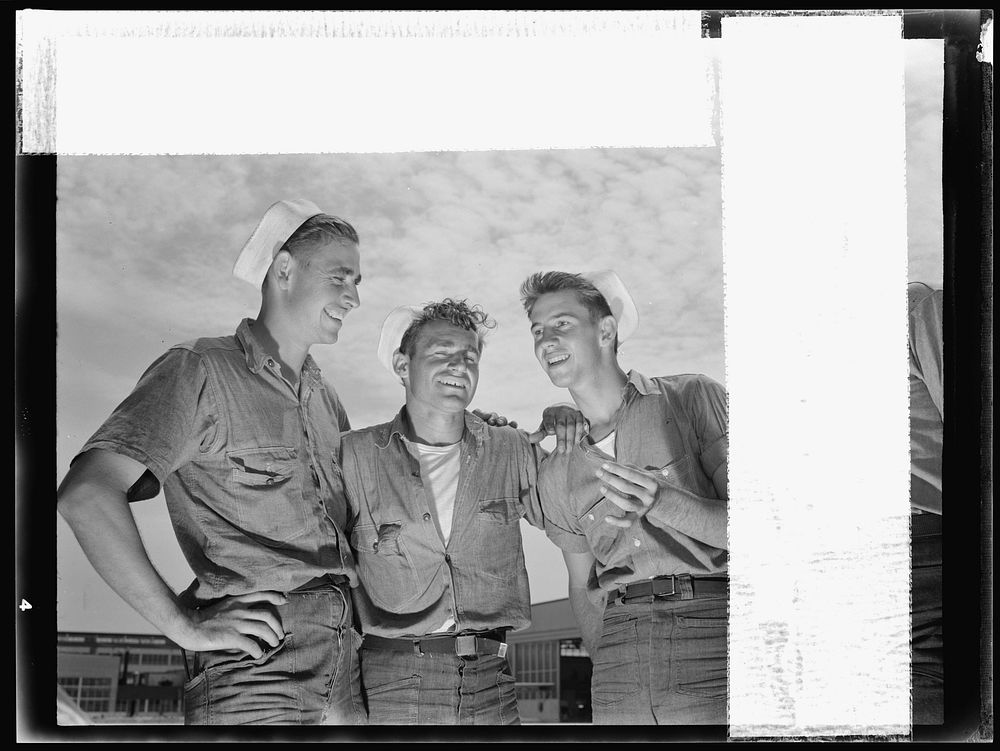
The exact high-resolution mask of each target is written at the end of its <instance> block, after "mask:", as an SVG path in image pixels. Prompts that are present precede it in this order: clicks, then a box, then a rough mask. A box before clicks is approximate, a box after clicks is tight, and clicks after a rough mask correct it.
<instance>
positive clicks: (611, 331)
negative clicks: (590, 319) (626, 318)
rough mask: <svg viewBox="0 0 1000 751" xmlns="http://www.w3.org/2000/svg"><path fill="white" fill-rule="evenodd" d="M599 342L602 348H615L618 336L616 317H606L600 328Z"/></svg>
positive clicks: (602, 320)
mask: <svg viewBox="0 0 1000 751" xmlns="http://www.w3.org/2000/svg"><path fill="white" fill-rule="evenodd" d="M598 331H599V332H600V334H599V342H600V344H601V346H602V347H604V346H608V347H614V346H615V338H616V337H617V336H618V321H616V320H615V317H614V316H604V317H603V318H602V319H601V323H600V324H599V326H598Z"/></svg>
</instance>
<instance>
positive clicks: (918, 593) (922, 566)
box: [910, 514, 944, 725]
mask: <svg viewBox="0 0 1000 751" xmlns="http://www.w3.org/2000/svg"><path fill="white" fill-rule="evenodd" d="M910 556H911V558H910V561H911V566H912V579H911V582H912V585H911V605H910V621H911V629H912V633H911V644H912V650H913V652H912V683H913V724H914V725H940V724H941V723H942V722H944V636H943V633H942V620H941V618H942V616H941V599H942V594H941V593H942V587H941V517H940V516H938V515H937V514H913V515H912V516H911V517H910Z"/></svg>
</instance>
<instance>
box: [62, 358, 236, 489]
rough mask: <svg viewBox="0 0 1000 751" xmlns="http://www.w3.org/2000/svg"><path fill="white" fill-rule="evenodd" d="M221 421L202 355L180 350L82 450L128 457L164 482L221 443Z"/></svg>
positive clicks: (159, 364)
mask: <svg viewBox="0 0 1000 751" xmlns="http://www.w3.org/2000/svg"><path fill="white" fill-rule="evenodd" d="M219 420H220V416H219V411H218V410H217V409H216V408H215V405H214V399H213V398H212V385H211V382H210V379H209V378H208V374H207V372H206V370H205V366H204V363H203V362H202V361H201V356H200V355H198V354H197V353H196V352H192V351H190V350H188V349H185V348H174V349H171V350H169V351H168V352H167V353H165V354H164V355H163V356H162V357H160V358H159V359H157V360H156V361H155V362H154V363H153V364H152V365H150V366H149V368H148V369H147V370H146V372H145V373H143V375H142V377H141V378H140V379H139V382H138V383H137V384H136V387H135V388H134V389H133V390H132V393H131V394H129V395H128V397H126V398H125V400H124V401H123V402H122V403H121V404H119V405H118V406H117V407H116V408H115V410H114V412H112V413H111V416H110V417H109V418H108V419H107V420H106V421H105V422H104V424H103V425H102V426H101V427H100V428H98V430H97V432H96V433H94V435H93V436H91V438H90V439H89V440H88V441H87V442H86V443H85V444H84V446H83V448H81V449H80V454H82V453H84V452H86V451H90V450H91V449H104V450H107V451H113V452H115V453H117V454H121V455H123V456H127V457H129V458H131V459H134V460H135V461H138V462H140V463H141V464H143V465H145V467H146V468H147V469H149V470H150V472H152V473H153V475H155V477H156V479H157V480H158V481H159V482H160V484H161V485H162V483H163V482H164V480H165V479H166V478H167V476H168V475H170V474H171V473H172V472H173V471H174V470H176V469H177V468H178V467H180V466H182V465H183V464H185V463H186V462H188V461H190V460H191V459H194V458H196V457H197V456H198V455H199V454H201V453H204V452H208V451H211V450H213V449H215V448H216V447H217V445H218V443H219V440H220V432H221V430H222V429H223V427H224V426H220V424H219ZM78 455H79V454H78Z"/></svg>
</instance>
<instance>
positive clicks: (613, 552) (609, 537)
mask: <svg viewBox="0 0 1000 751" xmlns="http://www.w3.org/2000/svg"><path fill="white" fill-rule="evenodd" d="M623 514H624V511H623V510H622V509H621V508H620V507H619V506H617V505H615V503H614V502H612V501H610V500H608V499H607V498H604V497H602V498H601V499H600V500H599V501H598V502H597V503H595V504H594V505H593V506H591V507H590V508H589V509H587V510H586V511H585V512H583V513H582V514H581V515H580V516H579V517H578V519H577V524H579V526H580V529H582V530H583V534H584V535H585V536H586V538H587V542H588V543H590V549H591V551H592V552H593V554H594V558H596V559H597V561H598V563H600V564H601V566H602V567H603V568H605V569H607V568H609V567H611V566H614V565H616V564H617V563H619V561H618V558H620V557H621V551H622V550H627V548H625V547H624V546H623V545H621V544H620V540H621V539H622V538H623V537H624V535H625V533H626V532H628V530H627V529H622V528H621V527H615V526H612V525H611V524H608V523H607V522H606V521H604V517H606V516H618V517H621V516H622V515H623Z"/></svg>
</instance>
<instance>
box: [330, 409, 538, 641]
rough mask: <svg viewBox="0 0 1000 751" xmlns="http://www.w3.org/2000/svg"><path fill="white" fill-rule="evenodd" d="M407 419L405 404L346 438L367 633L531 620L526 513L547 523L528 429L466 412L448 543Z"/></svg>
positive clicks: (418, 632) (359, 595) (393, 634)
mask: <svg viewBox="0 0 1000 751" xmlns="http://www.w3.org/2000/svg"><path fill="white" fill-rule="evenodd" d="M408 428H409V418H408V417H407V416H406V408H405V407H403V409H402V410H400V412H399V414H397V415H396V418H395V419H394V420H393V421H392V422H390V423H383V424H381V425H375V426H373V427H370V428H365V429H363V430H358V431H354V432H352V433H349V434H347V435H345V436H344V437H343V470H344V488H345V490H346V491H347V499H348V503H349V504H350V514H351V522H350V528H349V534H350V539H351V547H352V548H353V549H354V552H355V555H356V556H357V561H358V575H359V578H360V579H361V586H360V587H358V588H357V589H356V590H355V591H354V598H355V604H356V607H357V612H358V616H359V618H360V619H361V624H362V627H363V630H364V632H365V633H367V634H375V635H376V636H382V637H387V638H398V637H403V636H424V635H427V634H430V633H433V632H434V631H436V630H437V629H438V628H439V627H440V626H441V624H443V623H444V622H445V621H446V620H447V619H448V618H454V620H455V623H456V627H455V630H456V631H468V630H472V631H483V630H490V629H495V628H510V629H520V628H525V627H526V626H528V625H529V623H530V622H531V604H530V598H529V594H528V574H527V571H526V570H525V568H524V552H523V550H522V547H521V526H520V521H521V517H525V519H527V521H528V522H530V523H531V524H533V525H535V526H536V527H539V528H542V527H543V522H542V519H541V510H540V508H539V501H538V492H537V489H536V488H537V483H536V477H537V475H536V466H537V465H536V454H535V448H534V447H533V446H532V445H531V444H530V443H529V441H528V437H527V434H526V433H524V432H522V431H518V430H515V429H513V428H509V427H502V428H494V427H490V426H488V425H486V423H484V422H483V421H482V420H480V419H479V418H478V417H476V416H475V415H472V414H469V413H468V412H466V413H465V432H464V434H463V436H462V441H461V447H460V453H459V457H460V459H459V461H460V462H461V464H460V469H459V479H458V492H457V494H456V496H455V511H454V516H453V519H452V527H451V537H450V538H449V540H448V544H447V545H445V543H444V540H443V539H442V538H441V534H440V533H439V532H438V528H437V524H436V523H435V521H434V515H433V513H432V512H433V504H434V499H433V498H432V497H431V495H430V489H429V488H428V487H427V486H426V485H425V484H424V482H423V481H422V479H421V477H420V461H419V460H418V459H417V458H416V457H415V456H414V455H413V454H412V453H411V452H410V449H409V448H408V445H410V444H412V443H413V442H412V441H410V439H409V438H407V435H412V432H411V431H409V430H408Z"/></svg>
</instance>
